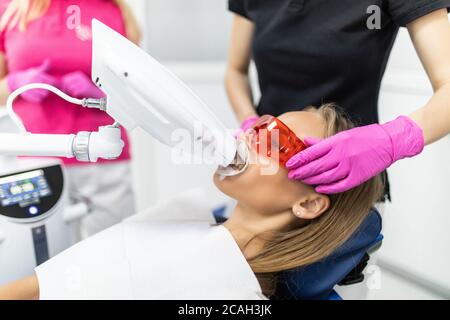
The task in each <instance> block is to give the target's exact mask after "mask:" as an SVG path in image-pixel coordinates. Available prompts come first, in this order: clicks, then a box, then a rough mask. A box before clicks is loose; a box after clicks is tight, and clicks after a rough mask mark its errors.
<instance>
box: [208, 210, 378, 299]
mask: <svg viewBox="0 0 450 320" xmlns="http://www.w3.org/2000/svg"><path fill="white" fill-rule="evenodd" d="M225 209H226V208H220V209H217V210H215V211H214V215H215V217H216V220H217V222H218V223H222V222H224V221H226V218H225V217H224V216H223V213H224V212H225ZM381 227H382V221H381V216H380V214H379V212H378V211H377V210H376V209H372V210H371V212H370V213H369V215H368V216H367V218H366V219H365V220H364V222H363V223H362V224H361V226H360V227H359V229H358V230H357V231H356V232H355V234H354V235H353V236H352V237H350V239H348V240H347V241H346V242H345V243H344V245H342V246H341V247H340V248H338V249H337V250H336V251H335V252H334V253H333V254H332V255H330V256H329V257H327V258H325V259H324V260H322V261H319V262H316V263H314V264H311V265H309V266H306V267H301V268H297V269H294V270H290V271H286V272H283V273H281V274H280V276H279V283H278V288H277V293H276V294H275V296H274V297H273V298H274V299H295V300H300V299H308V300H341V297H340V296H339V295H338V294H337V293H336V292H335V291H334V290H333V288H334V287H335V286H336V285H337V284H339V283H341V281H342V280H343V279H344V278H346V277H347V275H349V273H350V272H351V271H352V270H354V269H355V268H356V267H357V266H358V265H359V264H360V263H361V261H362V260H363V259H364V258H365V256H367V251H368V250H369V249H371V248H372V247H374V246H375V245H376V244H378V243H380V242H381V241H382V239H383V237H382V235H381ZM363 268H364V266H363Z"/></svg>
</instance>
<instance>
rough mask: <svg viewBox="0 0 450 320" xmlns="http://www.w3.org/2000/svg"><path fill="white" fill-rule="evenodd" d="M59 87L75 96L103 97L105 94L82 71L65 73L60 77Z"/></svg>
mask: <svg viewBox="0 0 450 320" xmlns="http://www.w3.org/2000/svg"><path fill="white" fill-rule="evenodd" d="M60 89H61V90H62V91H64V92H65V93H67V94H68V95H69V96H72V97H75V98H97V99H99V98H103V97H104V96H105V94H104V93H103V92H102V91H101V90H100V89H99V88H97V87H96V86H95V84H94V83H93V82H92V81H91V79H90V78H89V77H88V76H87V75H86V74H85V73H84V72H82V71H75V72H71V73H68V74H66V75H65V76H63V77H62V78H61V84H60Z"/></svg>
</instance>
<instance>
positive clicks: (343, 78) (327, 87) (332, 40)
mask: <svg viewBox="0 0 450 320" xmlns="http://www.w3.org/2000/svg"><path fill="white" fill-rule="evenodd" d="M449 7H450V0H229V9H230V10H231V11H233V12H235V13H237V14H239V15H241V16H243V17H245V18H247V19H249V20H251V21H252V22H253V23H254V24H255V34H254V40H253V46H252V47H253V59H254V61H255V63H256V67H257V70H258V76H259V83H260V89H261V93H262V98H261V100H260V102H259V105H258V113H259V114H272V115H280V114H282V113H284V112H287V111H293V110H299V109H300V108H301V107H306V106H309V105H315V106H319V105H321V104H323V103H328V102H334V103H337V104H338V105H340V106H341V107H342V108H344V109H345V110H346V111H347V113H348V114H349V115H350V116H351V117H352V118H353V120H354V121H356V122H357V123H359V124H361V125H365V124H372V123H376V122H378V95H379V90H380V84H381V80H382V77H383V74H384V71H385V68H386V63H387V61H388V58H389V55H390V52H391V49H392V45H393V42H394V40H395V38H396V35H397V32H398V29H399V27H401V26H406V25H407V24H408V23H410V22H412V21H414V20H415V19H417V18H420V17H422V16H424V15H426V14H428V13H431V12H432V11H435V10H437V9H442V8H449ZM378 18H379V19H378Z"/></svg>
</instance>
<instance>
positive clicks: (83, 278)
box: [35, 224, 132, 300]
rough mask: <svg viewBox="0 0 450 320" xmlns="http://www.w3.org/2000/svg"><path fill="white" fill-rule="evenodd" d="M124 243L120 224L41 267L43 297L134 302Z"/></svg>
mask: <svg viewBox="0 0 450 320" xmlns="http://www.w3.org/2000/svg"><path fill="white" fill-rule="evenodd" d="M124 243H125V241H124V238H123V225H122V224H119V225H116V226H114V227H112V228H110V229H108V230H105V231H103V232H101V233H99V234H97V235H95V236H93V237H92V238H89V239H87V240H85V241H83V242H81V243H79V244H77V245H75V246H73V247H71V248H69V249H68V250H66V251H64V252H62V253H61V254H59V255H57V256H56V257H54V258H52V259H50V260H49V261H47V262H46V263H44V264H42V265H40V266H38V267H37V268H36V270H35V271H36V275H37V277H38V281H39V290H40V298H41V299H42V300H56V299H58V300H77V299H94V300H96V299H108V300H110V299H112V300H114V299H132V295H131V289H130V273H129V266H128V259H127V253H126V251H125V245H124Z"/></svg>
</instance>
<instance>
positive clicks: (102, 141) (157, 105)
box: [0, 20, 248, 285]
mask: <svg viewBox="0 0 450 320" xmlns="http://www.w3.org/2000/svg"><path fill="white" fill-rule="evenodd" d="M92 29H93V57H92V59H93V61H92V80H93V82H94V83H95V84H96V85H97V86H98V87H99V88H100V89H101V90H102V91H103V92H104V93H105V94H106V98H104V99H91V98H86V99H75V98H73V97H70V96H68V95H67V94H65V93H63V92H62V91H60V90H59V89H57V88H55V87H53V86H50V85H47V84H40V83H36V84H29V85H26V86H24V87H22V88H19V89H17V90H16V91H14V92H13V93H12V94H11V95H10V96H9V98H8V101H7V111H8V115H9V117H10V118H11V120H12V121H13V122H14V124H15V126H16V127H17V128H18V129H19V132H18V133H16V132H17V130H11V131H9V130H8V133H2V132H0V158H5V159H11V157H12V156H32V157H33V156H36V157H46V156H48V157H66V158H73V157H75V158H76V159H77V160H78V161H81V162H96V161H97V160H98V159H100V158H101V159H116V158H117V157H119V156H120V154H121V153H122V150H123V147H124V143H123V141H122V139H121V133H120V127H119V126H120V125H122V126H124V127H125V128H126V129H127V130H128V131H133V130H134V129H136V128H138V127H140V128H142V129H143V130H145V131H146V132H148V133H149V134H150V135H152V136H153V137H155V138H156V139H157V140H159V141H160V142H161V143H163V144H165V145H167V146H169V147H176V146H177V143H179V141H177V140H176V139H172V134H173V133H174V131H175V130H184V132H187V133H189V134H190V137H191V139H192V141H193V142H194V143H197V146H198V144H201V145H202V146H203V147H204V148H193V149H192V150H194V152H195V151H196V150H202V153H201V154H197V155H196V154H194V156H196V157H198V156H200V157H205V156H206V154H205V153H204V152H203V150H207V151H209V154H208V155H207V156H208V157H209V159H211V158H212V159H213V160H214V161H215V163H216V164H217V165H218V167H219V170H218V173H219V174H220V175H221V176H222V177H223V178H225V177H227V176H233V175H238V174H240V173H241V172H243V171H244V170H245V168H246V167H247V164H248V147H247V144H246V143H244V142H243V141H239V140H236V139H235V137H234V136H233V134H232V133H231V132H229V131H227V130H226V129H225V127H224V125H223V124H222V123H221V121H220V120H219V119H217V117H216V116H215V115H214V114H213V113H212V112H211V111H210V109H209V108H208V107H207V106H206V105H205V104H204V103H203V102H202V101H201V100H200V99H199V98H198V97H197V96H196V95H195V94H194V93H193V92H192V91H191V90H190V89H189V88H188V87H187V86H186V85H184V84H183V83H182V82H181V81H180V80H179V79H178V78H177V77H176V76H174V75H173V74H172V73H171V72H169V71H168V70H167V69H165V68H164V67H163V66H162V65H161V64H159V63H158V62H157V61H156V60H155V59H153V58H152V57H150V56H149V55H148V54H147V53H145V52H144V51H143V50H141V49H140V48H139V47H138V46H136V45H134V44H133V43H131V42H130V41H128V40H127V39H126V38H124V37H122V36H121V35H120V34H118V33H116V32H115V31H114V30H112V29H110V28H109V27H107V26H105V25H104V24H102V23H101V22H99V21H97V20H94V21H93V22H92ZM32 89H44V90H49V91H51V92H53V93H54V94H56V95H58V96H60V97H61V98H62V99H64V100H66V101H69V102H71V103H73V104H77V105H80V106H81V107H86V108H94V109H99V110H102V111H104V112H106V113H108V114H109V115H110V116H111V117H112V118H113V119H114V120H115V121H116V122H115V123H114V124H111V125H110V126H105V127H100V128H99V129H98V131H97V132H78V133H74V134H31V133H29V132H27V130H26V128H25V127H24V125H23V123H22V121H21V119H20V118H19V117H18V116H17V115H16V114H15V112H14V109H13V102H14V100H15V99H16V98H17V97H19V96H20V95H21V94H22V93H24V92H25V91H28V90H32ZM199 127H201V128H199ZM199 129H200V130H199ZM9 132H11V133H9ZM10 162H11V161H10ZM0 169H3V170H2V172H0V261H7V262H8V263H3V264H2V265H1V266H0V285H1V284H4V283H6V282H8V281H12V280H15V279H18V278H20V277H23V276H25V275H27V274H28V273H31V271H32V270H33V268H34V267H35V266H36V265H38V264H40V263H42V262H44V261H45V260H46V259H48V258H50V257H52V256H53V255H55V254H56V253H57V252H59V251H61V250H62V249H64V248H66V247H67V246H68V243H69V242H68V241H69V240H68V239H67V237H68V234H69V231H68V229H67V225H66V221H73V220H76V219H77V217H81V216H82V215H83V214H84V212H86V210H87V209H86V208H84V207H83V208H78V207H77V208H72V209H71V210H68V211H67V212H65V213H64V215H61V212H60V213H57V212H58V211H61V210H60V209H58V208H61V205H60V204H61V201H62V200H61V199H63V198H64V194H65V192H64V190H65V188H64V187H63V186H64V179H63V174H62V173H63V168H62V167H61V165H60V164H59V163H56V164H55V163H51V164H49V165H47V164H46V165H41V166H38V167H34V166H33V167H26V168H22V169H20V170H19V168H11V170H6V171H5V168H4V166H2V167H1V168H0ZM75 209H76V210H75ZM63 220H64V221H63ZM5 232H6V233H5ZM58 246H59V247H58ZM13 258H14V259H13ZM18 266H20V267H18Z"/></svg>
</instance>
